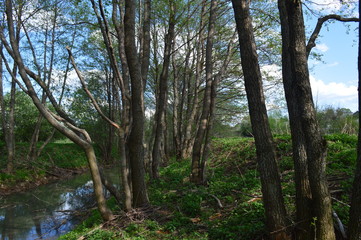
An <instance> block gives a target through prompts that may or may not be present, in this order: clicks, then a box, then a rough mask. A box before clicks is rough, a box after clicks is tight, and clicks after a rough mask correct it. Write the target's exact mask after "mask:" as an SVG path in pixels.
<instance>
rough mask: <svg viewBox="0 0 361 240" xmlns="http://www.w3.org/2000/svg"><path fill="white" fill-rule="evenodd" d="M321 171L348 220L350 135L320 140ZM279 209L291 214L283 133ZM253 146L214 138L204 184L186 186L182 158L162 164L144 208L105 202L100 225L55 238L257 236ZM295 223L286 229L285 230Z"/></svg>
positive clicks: (260, 218)
mask: <svg viewBox="0 0 361 240" xmlns="http://www.w3.org/2000/svg"><path fill="white" fill-rule="evenodd" d="M326 139H327V141H328V158H327V159H328V163H327V174H328V180H329V184H330V190H331V194H332V199H333V210H334V211H335V212H336V213H337V215H338V217H339V219H340V220H341V221H342V223H343V224H347V222H348V211H349V206H348V204H349V194H350V190H351V185H352V179H353V173H354V166H355V161H356V145H357V137H356V136H348V135H332V136H326ZM276 144H277V148H276V150H277V156H278V159H279V166H280V170H281V176H282V189H283V194H284V199H285V203H286V206H287V211H288V213H289V215H290V216H291V217H293V216H294V215H295V205H294V201H295V190H294V181H293V178H294V171H293V162H292V153H291V149H292V146H291V140H290V137H289V136H279V137H277V138H276ZM256 167H257V164H256V159H255V146H254V142H253V140H252V139H250V138H228V139H214V140H213V143H212V154H211V157H210V160H209V164H208V173H207V176H208V182H207V185H206V186H196V185H194V184H192V183H190V182H189V175H190V160H183V161H175V160H172V161H170V163H169V165H168V166H166V167H163V168H162V169H161V172H160V173H161V177H160V179H159V180H154V181H149V183H148V192H149V198H150V202H151V204H152V206H151V207H148V208H146V209H135V210H134V211H133V212H130V213H124V212H122V211H121V207H119V206H118V205H117V204H116V203H115V201H114V199H110V200H109V201H108V205H109V206H111V207H112V209H113V211H114V213H115V214H117V219H116V220H114V221H111V222H107V223H102V221H101V218H100V215H99V212H98V211H97V210H94V211H93V212H92V213H91V214H90V215H89V217H88V218H87V219H86V220H85V221H84V222H83V223H82V224H80V225H79V226H78V227H76V229H75V230H73V231H72V232H70V233H68V234H66V235H64V236H62V237H61V238H60V239H94V240H95V239H133V240H134V239H136V240H137V239H138V240H139V239H147V240H148V239H242V240H255V239H264V237H265V233H266V232H265V219H264V208H263V204H262V194H261V189H260V180H259V175H258V172H257V170H256ZM294 227H296V224H294V225H291V226H290V230H291V231H292V228H294Z"/></svg>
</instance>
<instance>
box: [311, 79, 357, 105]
mask: <svg viewBox="0 0 361 240" xmlns="http://www.w3.org/2000/svg"><path fill="white" fill-rule="evenodd" d="M310 81H311V87H312V94H313V98H314V101H315V104H317V105H318V107H323V106H329V105H331V106H333V107H344V108H349V109H351V110H352V111H357V108H358V106H357V102H358V100H357V87H356V86H353V85H346V84H344V83H336V82H331V83H325V82H323V81H322V80H318V79H315V78H314V77H313V76H310Z"/></svg>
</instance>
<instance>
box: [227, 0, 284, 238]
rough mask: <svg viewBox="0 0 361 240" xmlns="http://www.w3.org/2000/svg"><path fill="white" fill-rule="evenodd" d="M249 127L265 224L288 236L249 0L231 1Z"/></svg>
mask: <svg viewBox="0 0 361 240" xmlns="http://www.w3.org/2000/svg"><path fill="white" fill-rule="evenodd" d="M232 4H233V9H234V14H235V19H236V24H237V30H238V37H239V44H240V50H241V63H242V69H243V74H244V82H245V87H246V92H247V99H248V107H249V113H250V118H251V123H252V130H253V134H254V138H255V143H256V153H257V161H258V170H259V172H260V178H261V185H262V194H263V203H264V207H265V212H266V223H267V227H268V230H269V232H270V236H271V238H272V239H288V238H289V237H288V234H287V229H286V228H287V219H286V217H287V215H286V209H285V205H284V200H283V196H282V190H281V181H280V174H279V169H278V166H277V162H276V155H275V151H274V143H273V138H272V135H271V129H270V127H269V123H268V116H267V110H266V105H265V99H264V94H263V87H262V76H261V71H260V68H259V64H258V56H257V52H256V44H255V39H254V35H253V27H252V20H251V16H250V13H249V1H248V0H241V1H238V0H232Z"/></svg>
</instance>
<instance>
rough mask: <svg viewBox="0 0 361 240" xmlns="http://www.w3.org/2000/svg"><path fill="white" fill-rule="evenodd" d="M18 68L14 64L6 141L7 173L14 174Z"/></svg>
mask: <svg viewBox="0 0 361 240" xmlns="http://www.w3.org/2000/svg"><path fill="white" fill-rule="evenodd" d="M16 71H17V67H16V66H15V64H14V68H13V77H12V79H11V90H10V102H9V117H8V119H7V124H6V130H5V132H6V133H5V134H6V135H5V136H6V137H5V139H6V149H7V153H8V161H7V165H6V171H7V172H12V171H13V168H14V160H15V92H16V83H15V79H14V78H15V76H16Z"/></svg>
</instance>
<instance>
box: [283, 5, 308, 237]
mask: <svg viewBox="0 0 361 240" xmlns="http://www.w3.org/2000/svg"><path fill="white" fill-rule="evenodd" d="M278 8H279V11H280V18H281V29H282V75H283V86H284V91H285V95H286V101H287V107H288V115H289V119H290V128H291V136H292V152H293V161H294V166H295V185H296V210H297V212H296V222H297V223H299V224H298V225H297V226H296V228H295V235H296V239H298V240H307V239H312V231H311V226H312V225H311V221H312V211H311V210H312V206H311V198H312V196H311V189H310V184H309V180H308V169H307V155H306V143H305V138H304V134H303V131H302V125H301V121H300V117H299V115H298V110H297V103H296V101H295V92H294V89H293V87H292V86H293V83H292V82H293V77H292V72H291V56H290V53H289V46H290V39H289V31H290V30H289V25H288V17H287V9H286V6H285V2H284V1H283V0H279V1H278Z"/></svg>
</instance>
